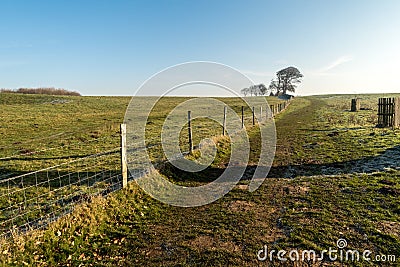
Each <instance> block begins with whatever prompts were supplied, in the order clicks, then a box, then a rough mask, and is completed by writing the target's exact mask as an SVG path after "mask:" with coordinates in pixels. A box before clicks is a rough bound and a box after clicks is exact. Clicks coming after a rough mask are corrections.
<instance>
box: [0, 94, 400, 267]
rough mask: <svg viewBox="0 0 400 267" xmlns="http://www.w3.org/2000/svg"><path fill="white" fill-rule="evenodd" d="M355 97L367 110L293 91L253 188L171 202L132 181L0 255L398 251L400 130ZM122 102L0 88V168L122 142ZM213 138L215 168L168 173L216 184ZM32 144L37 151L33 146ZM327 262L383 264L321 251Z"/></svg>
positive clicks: (188, 259) (182, 257) (219, 257)
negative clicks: (344, 245) (192, 204)
mask: <svg viewBox="0 0 400 267" xmlns="http://www.w3.org/2000/svg"><path fill="white" fill-rule="evenodd" d="M360 97H361V98H362V107H364V108H366V110H362V111H360V112H357V113H351V112H349V109H350V98H351V97H349V96H341V95H330V96H315V97H301V98H296V99H294V100H293V101H292V103H291V105H290V106H289V108H288V109H287V110H286V111H285V112H283V113H281V114H279V115H278V116H277V117H276V120H275V123H276V130H277V138H278V140H277V151H276V157H275V160H274V163H273V167H272V169H271V172H270V174H269V176H268V179H267V180H266V181H265V182H264V183H263V185H262V186H261V187H260V188H259V189H258V190H257V191H255V192H254V193H249V192H248V191H247V190H246V186H247V184H248V181H246V180H243V181H241V182H240V184H239V185H238V186H237V187H236V188H235V189H234V190H232V191H231V192H230V193H228V194H227V195H226V196H225V197H223V198H222V199H220V200H218V201H216V202H214V203H212V204H209V205H206V206H202V207H197V208H179V207H172V206H168V205H165V204H162V203H160V202H158V201H156V200H153V199H151V198H150V197H149V196H148V195H146V194H145V193H144V192H143V191H142V190H141V189H140V188H138V186H137V185H136V184H135V183H134V182H131V183H130V184H129V186H128V188H126V189H122V190H119V191H116V192H114V193H112V194H111V195H109V196H108V197H107V198H102V197H96V198H93V199H91V201H90V202H89V203H87V204H82V205H79V206H78V207H77V208H76V209H75V210H74V212H73V213H71V214H70V215H67V216H65V217H63V218H61V219H60V220H58V221H57V222H55V223H53V224H52V225H50V226H49V228H48V229H47V230H37V231H31V232H29V233H28V234H26V235H18V236H15V237H14V238H13V239H11V240H2V241H1V246H0V261H1V262H2V263H3V265H15V266H21V265H32V266H79V265H81V266H136V265H142V266H163V265H165V266H258V265H265V266H291V265H290V263H288V262H285V263H281V262H279V261H277V260H276V259H275V261H274V262H272V263H271V262H259V261H258V260H257V252H258V251H259V250H260V249H262V248H263V246H264V245H267V246H268V248H270V249H276V250H278V249H285V250H290V249H299V250H300V251H301V250H308V249H315V250H317V251H321V250H323V249H328V248H329V247H332V248H335V247H336V241H337V240H338V239H339V238H345V239H346V240H347V242H348V248H350V249H358V250H360V251H363V250H366V249H369V250H371V251H372V252H373V255H377V254H385V255H396V256H398V257H400V237H399V235H400V200H399V194H400V182H399V178H400V160H399V159H400V131H399V130H391V129H378V128H376V127H375V125H376V123H377V116H376V114H377V105H376V103H377V102H378V101H377V99H378V97H381V96H378V95H363V96H360ZM182 100H183V99H179V98H176V99H174V98H171V99H167V100H166V101H167V102H164V103H161V104H163V105H161V106H160V109H159V110H158V111H157V110H156V111H155V112H154V113H153V117H151V119H150V121H152V122H154V124H155V125H159V123H160V122H162V119H163V118H164V117H165V112H166V110H167V109H168V108H167V107H171V106H172V105H173V104H175V105H176V103H179V102H180V101H182ZM225 101H226V102H227V104H229V105H230V106H232V107H233V108H234V109H235V108H236V109H237V108H239V107H240V106H241V103H240V102H239V101H238V100H237V99H225ZM269 101H273V100H272V99H269ZM128 102H129V98H124V97H50V96H36V95H35V96H22V95H14V94H13V95H8V94H1V95H0V106H1V111H2V112H1V113H0V116H1V124H0V136H1V141H0V157H11V158H7V159H4V160H1V161H0V167H1V169H2V170H1V173H0V175H8V174H9V173H21V172H27V171H32V170H36V169H38V168H42V167H46V166H51V165H54V164H58V163H60V162H64V161H66V160H69V159H70V158H71V157H73V156H84V155H88V154H93V153H96V152H100V151H104V150H108V149H112V148H115V147H118V146H119V143H118V142H119V128H118V127H119V123H120V122H121V121H122V119H123V116H124V112H125V109H126V106H127V104H128ZM157 112H159V113H157ZM162 112H164V113H162ZM163 114H164V115H163ZM163 116H164V117H163ZM204 123H205V122H201V123H199V124H198V125H197V126H196V125H195V126H194V127H199V129H198V130H197V131H196V132H201V136H200V135H199V136H197V137H196V138H200V137H202V136H206V137H209V136H215V135H219V134H220V129H219V128H216V127H206V126H205V124H204ZM248 123H249V122H248ZM200 130H201V131H200ZM149 134H150V135H151V133H149ZM153 134H154V133H153ZM248 134H249V137H250V139H251V145H252V153H250V162H249V167H248V170H249V172H250V173H251V171H252V169H254V168H253V167H254V166H255V164H256V163H257V161H258V158H257V149H258V147H259V142H260V140H259V134H258V131H257V128H256V127H255V128H249V129H248ZM155 135H156V134H155ZM44 137H45V138H44ZM185 138H186V137H185V136H183V137H182V140H184V139H185ZM149 139H152V138H151V136H149ZM27 140H29V141H27ZM217 140H218V142H219V144H220V150H219V154H218V159H217V160H216V161H215V162H214V164H213V165H212V168H210V169H207V170H206V171H205V172H203V173H201V174H193V175H187V174H186V175H185V174H182V173H178V172H174V171H170V172H165V173H166V174H167V175H168V176H169V177H168V178H169V179H171V180H173V181H176V182H179V183H180V184H185V183H186V184H187V185H192V184H193V182H195V183H196V184H198V183H204V182H208V181H210V180H213V178H214V177H215V176H216V175H217V174H218V173H220V172H222V171H223V169H224V166H225V164H224V163H226V162H228V161H229V155H227V154H226V153H225V152H227V151H229V148H228V147H229V142H228V140H226V139H224V138H219V139H217ZM196 142H198V139H197V140H196ZM49 148H54V149H52V150H46V149H49ZM39 150H44V151H43V152H37V153H35V152H36V151H39ZM109 164H110V166H111V165H113V164H116V162H112V161H111V162H110V163H109ZM182 177H184V178H182ZM307 264H308V263H305V262H304V266H309V265H307ZM320 264H322V263H320V262H316V263H314V265H315V266H318V265H320ZM323 264H325V265H326V266H335V265H336V266H341V265H343V266H373V265H382V266H386V265H390V263H382V262H380V263H378V262H375V263H368V262H351V263H340V262H329V261H328V259H326V258H325V261H324V262H323ZM292 265H293V264H292ZM310 265H311V264H310ZM391 265H393V266H397V265H398V261H397V263H392V264H391ZM293 266H295V265H293Z"/></svg>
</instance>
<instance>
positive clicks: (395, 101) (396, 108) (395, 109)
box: [393, 97, 400, 128]
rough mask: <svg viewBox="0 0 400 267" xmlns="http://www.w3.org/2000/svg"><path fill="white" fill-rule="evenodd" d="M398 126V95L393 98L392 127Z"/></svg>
mask: <svg viewBox="0 0 400 267" xmlns="http://www.w3.org/2000/svg"><path fill="white" fill-rule="evenodd" d="M399 127H400V97H396V98H395V100H394V119H393V128H399Z"/></svg>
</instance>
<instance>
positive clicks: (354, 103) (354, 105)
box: [351, 98, 361, 112]
mask: <svg viewBox="0 0 400 267" xmlns="http://www.w3.org/2000/svg"><path fill="white" fill-rule="evenodd" d="M360 108H361V101H360V99H359V98H353V99H352V100H351V111H352V112H356V111H358V110H360Z"/></svg>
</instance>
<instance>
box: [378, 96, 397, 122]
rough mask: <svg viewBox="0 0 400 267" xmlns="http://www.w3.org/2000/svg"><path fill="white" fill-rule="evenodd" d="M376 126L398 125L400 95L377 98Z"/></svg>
mask: <svg viewBox="0 0 400 267" xmlns="http://www.w3.org/2000/svg"><path fill="white" fill-rule="evenodd" d="M377 126H378V127H381V128H386V127H393V128H399V127H400V97H397V98H394V97H391V98H379V100H378V125H377Z"/></svg>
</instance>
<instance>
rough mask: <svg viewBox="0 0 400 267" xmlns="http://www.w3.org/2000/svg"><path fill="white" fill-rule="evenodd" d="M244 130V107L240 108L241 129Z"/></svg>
mask: <svg viewBox="0 0 400 267" xmlns="http://www.w3.org/2000/svg"><path fill="white" fill-rule="evenodd" d="M243 128H244V106H242V129H243Z"/></svg>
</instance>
